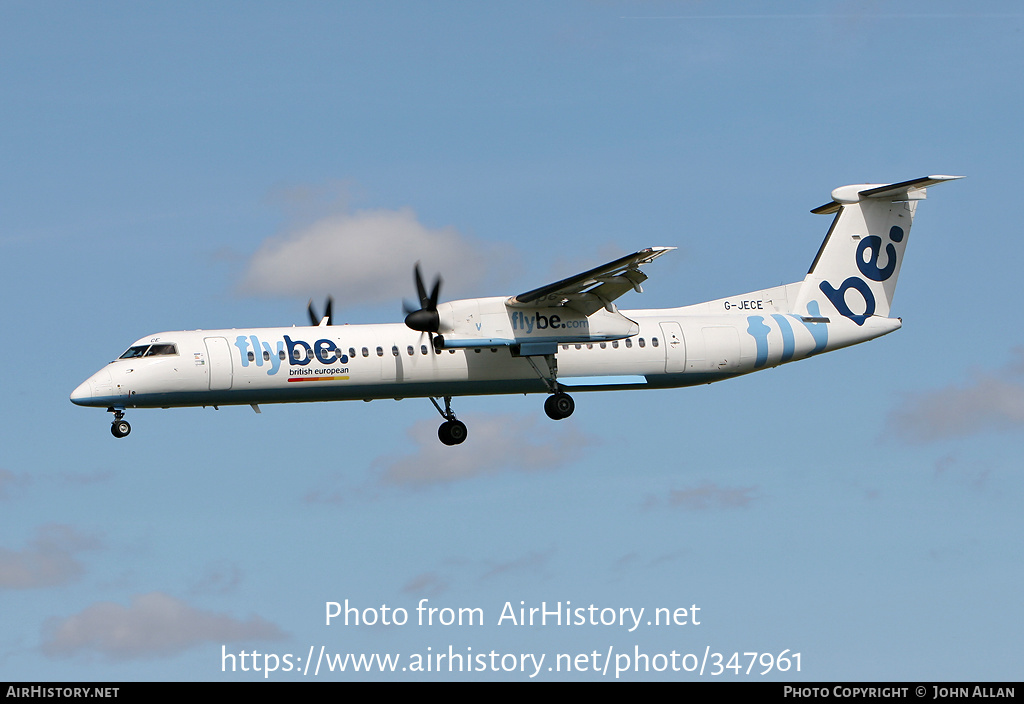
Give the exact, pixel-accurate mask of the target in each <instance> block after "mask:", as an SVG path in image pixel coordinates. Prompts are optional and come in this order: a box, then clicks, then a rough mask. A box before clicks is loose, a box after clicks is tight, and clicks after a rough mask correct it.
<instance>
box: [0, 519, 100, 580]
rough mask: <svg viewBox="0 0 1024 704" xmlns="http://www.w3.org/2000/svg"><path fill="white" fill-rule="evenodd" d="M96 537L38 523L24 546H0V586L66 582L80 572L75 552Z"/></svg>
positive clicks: (90, 545)
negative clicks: (9, 547)
mask: <svg viewBox="0 0 1024 704" xmlns="http://www.w3.org/2000/svg"><path fill="white" fill-rule="evenodd" d="M98 545H99V541H98V540H97V539H96V538H94V537H92V536H88V535H85V534H83V533H81V532H79V531H77V530H75V529H74V528H72V527H71V526H65V525H59V524H55V523H51V524H48V525H45V526H42V527H40V528H39V529H38V530H37V531H36V536H35V537H34V538H33V539H32V540H31V541H30V542H29V545H28V547H27V548H26V549H24V550H8V549H6V548H0V589H4V588H6V589H33V588H38V587H50V586H54V585H58V584H66V583H67V582H70V581H72V580H74V579H76V578H77V577H78V576H79V575H80V574H81V573H82V565H81V564H80V563H79V562H78V560H77V559H76V558H75V555H76V553H78V552H81V551H83V550H89V549H92V548H95V547H98Z"/></svg>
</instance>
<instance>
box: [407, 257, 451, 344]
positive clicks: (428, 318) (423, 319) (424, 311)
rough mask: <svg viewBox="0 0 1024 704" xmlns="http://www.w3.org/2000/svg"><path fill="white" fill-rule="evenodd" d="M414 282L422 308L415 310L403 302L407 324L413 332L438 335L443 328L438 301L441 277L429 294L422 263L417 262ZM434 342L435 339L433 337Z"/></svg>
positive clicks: (437, 279)
mask: <svg viewBox="0 0 1024 704" xmlns="http://www.w3.org/2000/svg"><path fill="white" fill-rule="evenodd" d="M413 280H414V282H415V283H416V294H417V295H418V296H419V298H420V307H419V309H418V310H414V309H413V308H412V306H410V305H409V304H408V303H406V302H405V301H402V310H403V311H405V324H406V325H408V326H409V327H410V328H412V329H413V330H419V331H420V332H425V333H427V334H429V335H431V336H432V335H433V333H436V332H437V330H438V328H439V327H440V326H441V318H440V316H439V315H438V313H437V299H438V297H439V296H440V295H441V277H440V276H438V277H437V278H436V279H434V287H433V288H432V289H431V291H430V294H429V295H428V294H427V287H426V286H425V285H424V283H423V272H422V271H421V270H420V263H419V262H416V266H414V267H413ZM431 340H433V337H431Z"/></svg>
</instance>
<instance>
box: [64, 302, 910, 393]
mask: <svg viewBox="0 0 1024 704" xmlns="http://www.w3.org/2000/svg"><path fill="white" fill-rule="evenodd" d="M792 286H793V285H790V286H781V287H778V288H776V289H769V290H766V291H758V292H755V293H752V294H746V295H743V296H735V297H731V298H729V299H721V300H718V301H711V302H708V303H701V304H698V305H694V306H688V307H683V308H669V309H662V310H635V311H622V314H623V315H624V316H625V317H627V318H629V319H630V320H631V321H634V322H635V323H636V324H637V325H638V326H639V332H638V333H636V334H634V335H631V336H629V337H624V338H622V339H618V340H605V341H593V342H579V343H571V344H559V345H558V348H557V354H556V361H557V379H558V382H559V383H560V384H562V385H563V386H564V387H565V388H566V390H569V391H572V390H578V391H593V390H603V389H610V388H645V387H646V388H668V387H679V386H691V385H695V384H705V383H710V382H713V381H717V380H720V379H725V378H729V377H733V376H737V375H740V374H746V373H749V372H753V371H757V370H759V369H764V368H767V367H774V366H777V365H779V364H782V363H785V362H789V361H795V360H798V359H803V358H805V357H808V356H811V355H814V354H819V353H821V352H826V351H829V350H833V349H837V348H839V347H845V346H848V345H851V344H856V343H858V342H863V341H866V340H869V339H873V338H875V337H878V336H880V335H884V334H886V333H888V332H892V331H893V330H896V329H898V328H899V327H900V322H899V320H897V319H892V318H879V317H874V318H872V319H869V320H868V321H867V324H863V325H855V324H854V323H852V322H851V321H850V320H848V319H846V318H838V319H837V318H832V319H831V320H829V321H828V322H814V320H815V319H813V318H810V317H808V316H798V315H793V314H788V313H782V312H781V310H783V309H784V308H783V305H780V302H781V303H782V304H785V302H786V300H787V298H788V297H789V296H790V295H792V290H791V289H792ZM147 346H149V347H148V348H147ZM147 349H148V350H149V351H150V354H149V355H147V353H146V350H147ZM131 350H138V352H136V353H135V354H137V356H133V357H129V358H119V359H117V360H114V361H113V362H111V363H110V364H108V365H107V366H105V367H104V368H102V369H101V370H99V371H98V372H96V373H95V374H93V375H92V376H91V377H89V379H87V380H86V381H85V382H83V383H82V384H81V385H80V386H79V387H78V388H77V389H75V391H74V392H73V393H72V395H71V400H72V401H74V402H75V403H76V404H78V405H82V406H96V407H106V408H153V407H175V406H219V405H231V404H261V403H290V402H302V401H341V400H353V399H367V400H369V399H383V398H407V397H409V398H411V397H421V398H422V397H428V396H429V397H443V396H466V395H482V394H502V393H545V392H547V391H548V390H549V386H548V384H547V383H546V382H545V380H544V379H543V378H542V376H541V374H544V375H547V374H548V373H549V369H548V368H547V366H546V363H545V360H544V357H543V356H534V357H531V358H529V359H528V358H526V357H519V356H514V354H513V351H512V349H511V348H510V347H508V346H500V345H499V346H494V347H476V348H471V349H444V350H441V351H440V352H436V351H435V350H434V348H433V347H432V346H431V343H430V340H429V339H428V336H427V335H426V334H424V333H419V332H416V331H414V330H410V329H409V328H408V327H406V326H405V325H402V324H381V325H334V326H328V325H322V326H317V327H312V326H306V327H288V328H252V329H230V330H191V331H179V332H164V333H158V334H156V335H151V336H148V337H145V338H142V339H140V340H138V341H137V342H136V343H135V344H134V345H132V347H131ZM131 350H130V351H131ZM157 352H159V353H157ZM126 354H129V353H126ZM531 360H532V361H533V363H532V364H531ZM538 370H539V372H540V373H538Z"/></svg>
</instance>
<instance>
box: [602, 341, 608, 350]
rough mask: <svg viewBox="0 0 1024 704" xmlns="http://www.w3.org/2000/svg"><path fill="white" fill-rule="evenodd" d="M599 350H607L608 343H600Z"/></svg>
mask: <svg viewBox="0 0 1024 704" xmlns="http://www.w3.org/2000/svg"><path fill="white" fill-rule="evenodd" d="M601 349H603V350H604V349H608V343H607V342H602V343H601Z"/></svg>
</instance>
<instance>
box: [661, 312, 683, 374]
mask: <svg viewBox="0 0 1024 704" xmlns="http://www.w3.org/2000/svg"><path fill="white" fill-rule="evenodd" d="M661 334H662V336H663V338H664V340H665V373H666V374H680V373H682V372H684V371H686V345H685V344H684V343H683V329H682V328H681V327H679V323H673V322H664V323H661Z"/></svg>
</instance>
